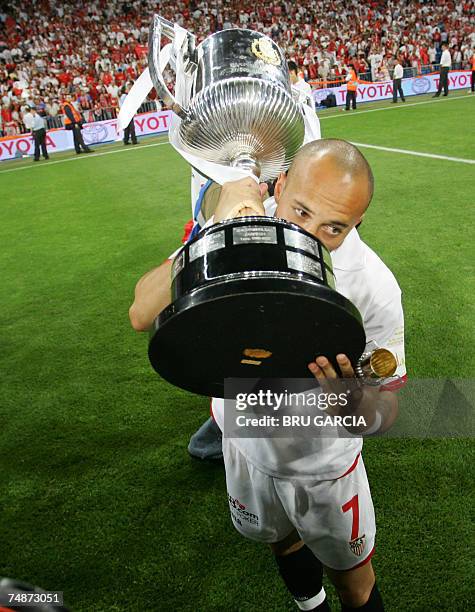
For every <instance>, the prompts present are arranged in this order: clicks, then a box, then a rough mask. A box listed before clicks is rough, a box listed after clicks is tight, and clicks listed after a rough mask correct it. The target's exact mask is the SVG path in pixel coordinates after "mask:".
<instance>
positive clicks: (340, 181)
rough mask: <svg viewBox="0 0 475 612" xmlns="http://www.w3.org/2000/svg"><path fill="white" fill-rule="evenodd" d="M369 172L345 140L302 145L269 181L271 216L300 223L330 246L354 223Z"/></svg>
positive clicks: (369, 191) (369, 183) (364, 203)
mask: <svg viewBox="0 0 475 612" xmlns="http://www.w3.org/2000/svg"><path fill="white" fill-rule="evenodd" d="M373 183H374V179H373V173H372V171H371V168H370V166H369V164H368V162H367V161H366V159H365V158H364V156H363V155H362V154H361V153H360V151H359V150H358V149H357V148H356V147H355V146H353V145H352V144H350V143H349V142H346V141H345V140H336V139H327V140H314V141H313V142H310V143H308V144H306V145H305V146H303V147H302V148H301V149H300V150H299V152H298V153H297V155H296V156H295V159H294V161H293V163H292V166H291V167H290V169H289V171H288V172H287V174H286V175H285V174H281V175H280V176H279V178H278V180H277V183H276V185H275V192H274V196H275V200H276V202H277V210H276V213H275V215H276V217H280V218H283V219H287V221H291V222H293V223H296V224H297V225H300V227H302V228H303V229H305V230H307V231H308V232H309V233H310V234H313V235H314V236H315V237H316V238H318V239H319V240H320V241H321V242H322V243H323V244H324V245H325V246H326V247H327V248H328V249H329V250H330V251H332V250H334V249H336V248H338V247H339V246H340V244H341V243H342V242H343V240H344V239H345V237H346V236H347V235H348V233H349V232H350V231H351V230H352V229H353V227H355V226H356V225H357V224H358V223H360V221H361V219H362V217H363V215H364V213H365V210H366V209H367V207H368V205H369V203H370V201H371V198H372V196H373Z"/></svg>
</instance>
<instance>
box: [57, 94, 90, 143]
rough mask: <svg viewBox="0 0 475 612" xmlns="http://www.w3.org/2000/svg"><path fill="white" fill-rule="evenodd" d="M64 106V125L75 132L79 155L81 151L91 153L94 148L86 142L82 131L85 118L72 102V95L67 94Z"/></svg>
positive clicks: (74, 137)
mask: <svg viewBox="0 0 475 612" xmlns="http://www.w3.org/2000/svg"><path fill="white" fill-rule="evenodd" d="M62 106H63V113H64V127H65V128H66V129H67V130H72V132H73V140H74V148H75V149H76V153H77V155H79V154H80V153H91V152H92V149H90V148H89V147H88V146H87V145H86V144H85V142H84V139H83V137H82V133H81V128H82V125H83V123H84V120H83V118H82V116H81V113H80V112H79V111H78V110H76V108H75V107H74V105H73V103H72V102H71V97H70V96H67V98H66V100H65V101H64V102H63V105H62Z"/></svg>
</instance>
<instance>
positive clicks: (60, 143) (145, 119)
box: [0, 111, 171, 161]
mask: <svg viewBox="0 0 475 612" xmlns="http://www.w3.org/2000/svg"><path fill="white" fill-rule="evenodd" d="M170 115H171V111H160V112H153V113H144V114H142V115H137V116H136V117H135V132H136V134H137V136H146V135H147V134H160V133H161V132H168V126H169V122H170ZM122 134H123V132H122V131H119V126H118V122H117V119H109V120H107V121H95V122H94V123H86V124H85V125H84V127H83V129H82V135H83V138H84V142H85V143H86V144H87V145H89V146H94V145H96V144H101V143H106V142H114V141H116V140H121V138H122ZM46 138H47V140H46V143H47V146H48V152H49V153H58V152H59V151H67V150H69V149H74V144H73V135H72V132H71V130H65V129H64V128H56V129H53V130H48V134H47V137H46ZM34 149H35V145H34V143H33V137H32V136H31V134H22V135H20V136H10V137H6V138H0V161H3V160H7V159H14V158H18V157H23V156H25V155H33V153H34Z"/></svg>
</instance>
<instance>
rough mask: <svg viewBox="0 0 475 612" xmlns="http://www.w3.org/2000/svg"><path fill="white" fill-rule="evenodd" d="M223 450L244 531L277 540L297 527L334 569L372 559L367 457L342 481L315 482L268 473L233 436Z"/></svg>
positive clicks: (234, 513)
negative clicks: (244, 452) (247, 455)
mask: <svg viewBox="0 0 475 612" xmlns="http://www.w3.org/2000/svg"><path fill="white" fill-rule="evenodd" d="M223 453H224V464H225V467H226V484H227V489H228V500H229V509H230V511H231V518H232V521H233V524H234V526H235V527H236V529H237V530H238V531H239V533H241V534H242V535H243V536H245V537H246V538H250V539H251V540H257V541H259V542H267V543H269V544H271V543H275V542H279V541H280V540H283V539H284V538H285V537H287V536H288V535H289V534H290V533H291V532H292V531H293V530H294V529H296V530H297V532H298V533H299V535H300V537H301V538H302V540H303V541H304V542H305V544H306V545H307V546H308V547H309V548H310V549H311V550H312V552H313V553H314V555H315V556H316V557H317V558H318V559H320V561H321V562H322V563H323V564H324V565H326V566H327V567H329V568H332V569H336V570H348V569H354V568H356V567H358V566H360V565H364V563H366V562H367V561H369V560H370V558H371V556H372V554H373V550H374V539H375V535H376V523H375V518H374V508H373V502H372V499H371V492H370V490H369V484H368V478H367V476H366V470H365V467H364V464H363V458H362V457H361V456H359V457H358V458H357V461H356V462H355V464H354V468H353V469H351V471H349V472H348V473H347V474H346V475H344V476H341V477H340V478H338V479H336V480H316V481H309V480H298V479H283V478H275V477H273V476H269V475H268V474H264V473H263V472H261V471H259V470H258V469H257V468H256V467H255V466H254V465H253V464H252V463H249V462H248V461H247V459H246V458H245V457H244V456H243V455H242V454H241V453H240V452H239V450H238V449H237V448H236V446H234V444H233V443H232V441H231V440H230V439H229V438H223ZM352 467H353V466H352Z"/></svg>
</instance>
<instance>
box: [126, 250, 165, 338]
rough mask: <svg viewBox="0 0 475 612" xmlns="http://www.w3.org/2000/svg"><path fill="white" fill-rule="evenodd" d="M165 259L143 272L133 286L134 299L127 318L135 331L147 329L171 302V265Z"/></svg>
mask: <svg viewBox="0 0 475 612" xmlns="http://www.w3.org/2000/svg"><path fill="white" fill-rule="evenodd" d="M172 263H173V259H167V260H166V261H165V262H163V263H162V265H161V266H158V268H154V269H153V270H150V272H147V274H144V275H143V276H142V278H141V279H140V280H139V282H138V283H137V285H136V286H135V299H134V302H133V304H132V306H131V307H130V308H129V318H130V323H131V324H132V327H133V328H134V329H135V331H148V330H149V329H150V327H151V326H152V323H153V322H154V320H155V317H157V315H158V314H159V313H160V312H161V311H162V310H163V309H164V308H166V307H167V306H168V305H169V304H170V302H171V267H172Z"/></svg>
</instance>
